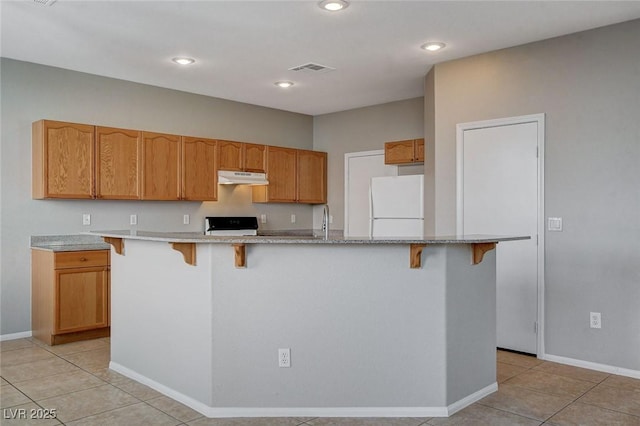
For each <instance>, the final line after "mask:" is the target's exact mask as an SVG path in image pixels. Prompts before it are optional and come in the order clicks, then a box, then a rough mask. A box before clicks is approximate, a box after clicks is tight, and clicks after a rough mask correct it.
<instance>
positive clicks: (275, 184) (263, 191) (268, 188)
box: [252, 146, 297, 203]
mask: <svg viewBox="0 0 640 426" xmlns="http://www.w3.org/2000/svg"><path fill="white" fill-rule="evenodd" d="M266 169H267V170H266V172H267V179H268V180H269V185H259V186H254V187H252V188H253V201H254V202H256V203H268V202H280V203H294V202H295V201H296V195H297V192H296V175H297V173H296V170H297V150H295V149H292V148H282V147H279V146H268V147H267V157H266Z"/></svg>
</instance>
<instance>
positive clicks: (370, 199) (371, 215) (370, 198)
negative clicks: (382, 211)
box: [369, 179, 374, 238]
mask: <svg viewBox="0 0 640 426" xmlns="http://www.w3.org/2000/svg"><path fill="white" fill-rule="evenodd" d="M373 218H374V216H373V191H372V189H371V179H369V238H372V237H373Z"/></svg>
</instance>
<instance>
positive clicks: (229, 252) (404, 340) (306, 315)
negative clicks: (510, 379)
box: [96, 231, 528, 417]
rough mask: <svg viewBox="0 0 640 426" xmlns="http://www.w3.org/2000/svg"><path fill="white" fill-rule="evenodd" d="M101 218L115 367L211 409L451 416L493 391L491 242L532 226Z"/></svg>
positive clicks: (227, 413)
mask: <svg viewBox="0 0 640 426" xmlns="http://www.w3.org/2000/svg"><path fill="white" fill-rule="evenodd" d="M96 233H97V234H98V235H101V236H102V237H103V238H104V239H105V241H107V242H109V243H111V244H112V246H113V248H112V251H113V252H112V257H111V259H112V260H111V304H112V308H111V364H110V368H111V369H113V370H115V371H117V372H120V373H122V374H124V375H126V376H128V377H131V378H133V379H135V380H138V381H140V382H142V383H144V384H147V385H149V386H151V387H153V388H154V389H156V390H158V391H160V392H162V393H164V394H166V395H168V396H170V397H172V398H174V399H176V400H178V401H180V402H182V403H184V404H186V405H188V406H190V407H192V408H194V409H195V410H197V411H199V412H201V413H203V414H204V415H207V416H209V417H247V416H305V417H308V416H312V417H313V416H362V417H383V416H398V417H408V416H411V417H432V416H447V415H450V414H452V413H453V412H455V411H457V410H459V409H461V408H464V407H465V406H467V405H469V404H471V403H473V402H474V401H476V400H478V399H480V398H482V397H484V396H485V395H487V394H489V393H491V392H494V391H495V390H496V389H497V384H496V323H495V321H496V313H495V303H496V289H495V258H496V250H494V248H495V247H496V246H495V245H496V243H499V242H503V241H509V240H517V239H523V238H528V237H499V236H458V237H435V238H429V237H425V238H420V239H368V238H359V239H358V238H350V239H345V238H342V237H338V238H328V239H323V238H318V237H312V236H258V237H212V236H204V235H200V234H195V233H154V232H141V231H138V232H137V233H134V235H132V234H131V233H130V232H129V231H103V232H96ZM280 348H290V354H291V356H290V362H291V366H290V368H280V367H278V361H279V359H278V349H280Z"/></svg>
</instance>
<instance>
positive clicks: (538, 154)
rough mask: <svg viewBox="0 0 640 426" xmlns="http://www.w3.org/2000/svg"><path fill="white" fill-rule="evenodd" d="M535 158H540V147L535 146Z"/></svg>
mask: <svg viewBox="0 0 640 426" xmlns="http://www.w3.org/2000/svg"><path fill="white" fill-rule="evenodd" d="M536 158H540V148H539V147H537V146H536Z"/></svg>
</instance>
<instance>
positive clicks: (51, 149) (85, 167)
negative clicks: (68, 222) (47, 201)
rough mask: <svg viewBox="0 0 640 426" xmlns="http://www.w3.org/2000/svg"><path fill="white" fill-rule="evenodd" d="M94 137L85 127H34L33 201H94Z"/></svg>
mask: <svg viewBox="0 0 640 426" xmlns="http://www.w3.org/2000/svg"><path fill="white" fill-rule="evenodd" d="M94 136H95V127H94V126H89V125H86V124H75V123H64V122H60V121H50V120H40V121H36V122H35V123H33V129H32V145H33V146H32V155H33V166H32V172H33V181H32V196H33V198H94V194H95V193H94V186H93V171H94V167H93V164H94V160H95V154H94Z"/></svg>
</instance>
